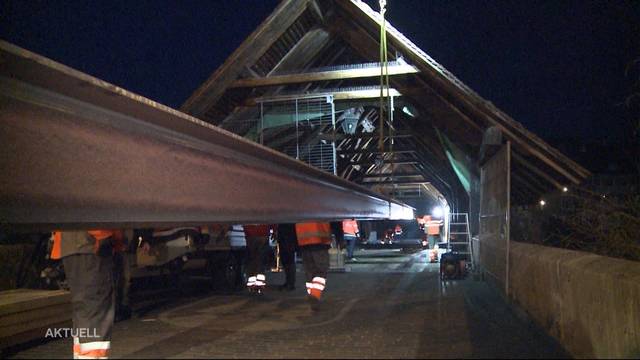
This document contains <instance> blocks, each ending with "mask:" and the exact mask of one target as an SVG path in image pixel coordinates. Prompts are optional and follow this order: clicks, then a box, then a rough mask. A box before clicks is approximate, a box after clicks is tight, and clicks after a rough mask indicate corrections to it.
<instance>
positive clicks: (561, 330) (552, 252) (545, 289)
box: [509, 242, 640, 358]
mask: <svg viewBox="0 0 640 360" xmlns="http://www.w3.org/2000/svg"><path fill="white" fill-rule="evenodd" d="M509 272H510V289H509V297H510V299H511V300H513V301H514V303H516V304H517V305H518V306H520V307H521V308H522V309H524V310H525V311H526V312H527V313H528V315H529V316H530V317H531V318H532V319H533V320H534V321H535V322H537V323H538V324H539V325H541V326H542V327H543V328H545V329H546V330H547V331H548V332H549V334H550V335H551V336H553V337H555V338H556V339H557V340H558V341H559V342H560V343H561V344H562V345H563V346H564V347H565V348H566V349H567V350H568V351H569V352H570V353H571V354H572V355H574V356H575V357H578V358H585V357H586V358H594V357H595V358H612V357H613V358H640V262H634V261H628V260H621V259H614V258H609V257H605V256H599V255H594V254H591V253H586V252H579V251H571V250H564V249H558V248H551V247H544V246H540V245H533V244H526V243H520V242H511V248H510V271H509Z"/></svg>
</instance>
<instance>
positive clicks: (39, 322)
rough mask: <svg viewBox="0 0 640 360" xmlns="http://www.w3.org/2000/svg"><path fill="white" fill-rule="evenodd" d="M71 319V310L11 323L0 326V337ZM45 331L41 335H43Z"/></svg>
mask: <svg viewBox="0 0 640 360" xmlns="http://www.w3.org/2000/svg"><path fill="white" fill-rule="evenodd" d="M69 319H71V311H69V312H59V313H53V314H50V315H49V316H46V317H40V318H38V319H35V320H32V321H30V322H23V323H19V324H13V325H11V326H3V327H0V338H6V337H10V336H14V335H17V334H20V333H23V332H26V331H29V330H34V329H41V328H47V327H49V326H51V325H53V324H57V323H60V322H63V321H68V320H69ZM44 335H45V333H43V334H42V335H41V337H44Z"/></svg>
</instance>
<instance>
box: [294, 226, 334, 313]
mask: <svg viewBox="0 0 640 360" xmlns="http://www.w3.org/2000/svg"><path fill="white" fill-rule="evenodd" d="M296 237H297V238H298V247H299V248H300V252H301V253H302V263H303V266H304V272H305V280H306V288H307V300H308V301H309V303H310V305H311V309H313V310H318V305H319V302H320V298H321V297H322V293H323V291H324V289H325V286H326V284H327V273H328V271H329V247H330V246H331V224H329V223H326V222H307V223H300V224H296Z"/></svg>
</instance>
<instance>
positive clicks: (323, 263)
mask: <svg viewBox="0 0 640 360" xmlns="http://www.w3.org/2000/svg"><path fill="white" fill-rule="evenodd" d="M300 252H302V265H303V267H304V275H305V280H306V282H307V283H312V282H313V280H314V278H317V277H320V278H322V279H326V278H327V273H328V272H329V246H326V245H311V246H301V247H300Z"/></svg>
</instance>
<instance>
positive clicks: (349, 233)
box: [342, 219, 360, 261]
mask: <svg viewBox="0 0 640 360" xmlns="http://www.w3.org/2000/svg"><path fill="white" fill-rule="evenodd" d="M342 232H343V233H344V240H345V241H346V242H347V260H351V261H356V258H354V257H353V251H354V249H355V247H356V240H358V237H359V236H360V230H359V229H358V222H357V221H356V220H355V219H351V220H343V221H342Z"/></svg>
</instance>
